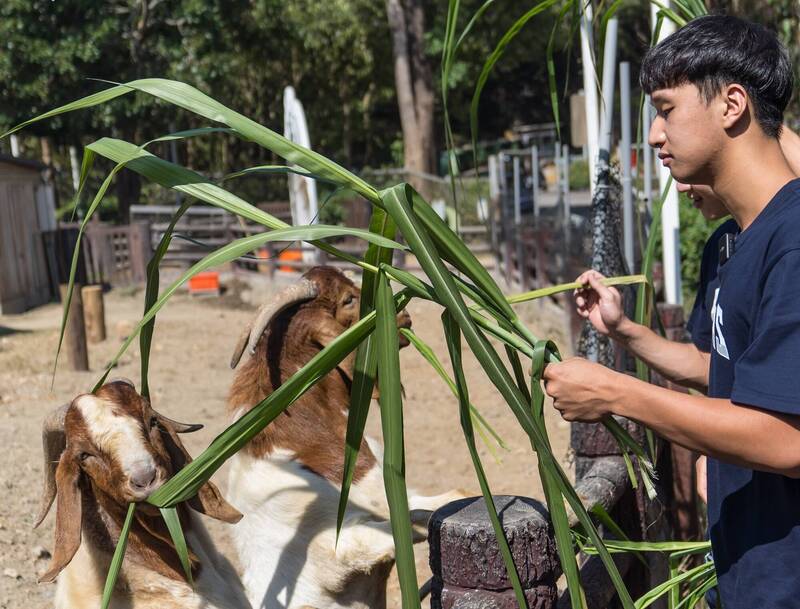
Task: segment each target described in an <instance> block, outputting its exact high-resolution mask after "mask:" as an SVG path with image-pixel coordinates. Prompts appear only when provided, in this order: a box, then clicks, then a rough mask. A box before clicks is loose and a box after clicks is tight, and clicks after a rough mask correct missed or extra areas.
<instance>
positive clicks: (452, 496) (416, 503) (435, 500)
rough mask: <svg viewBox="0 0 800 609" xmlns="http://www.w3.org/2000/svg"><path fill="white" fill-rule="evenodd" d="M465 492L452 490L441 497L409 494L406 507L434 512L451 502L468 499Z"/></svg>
mask: <svg viewBox="0 0 800 609" xmlns="http://www.w3.org/2000/svg"><path fill="white" fill-rule="evenodd" d="M469 496H470V495H469V494H467V493H466V492H465V491H461V490H452V491H448V492H447V493H442V494H441V495H428V496H426V495H413V494H410V495H409V498H408V507H409V509H411V510H427V511H435V510H437V509H439V508H440V507H442V506H443V505H446V504H448V503H451V502H453V501H458V500H459V499H464V498H466V497H469Z"/></svg>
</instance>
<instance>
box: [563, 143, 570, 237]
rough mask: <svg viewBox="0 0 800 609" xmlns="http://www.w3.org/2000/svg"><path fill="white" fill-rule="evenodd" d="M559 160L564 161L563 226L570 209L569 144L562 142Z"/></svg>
mask: <svg viewBox="0 0 800 609" xmlns="http://www.w3.org/2000/svg"><path fill="white" fill-rule="evenodd" d="M561 160H562V162H563V163H564V221H565V222H566V225H565V226H567V227H569V220H570V216H571V215H572V209H571V207H570V203H571V201H570V200H569V146H567V145H566V144H564V151H563V152H562V154H561ZM567 234H569V233H567Z"/></svg>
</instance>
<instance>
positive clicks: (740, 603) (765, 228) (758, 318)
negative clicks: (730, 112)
mask: <svg viewBox="0 0 800 609" xmlns="http://www.w3.org/2000/svg"><path fill="white" fill-rule="evenodd" d="M798 229H800V179H797V180H793V181H792V182H789V183H788V184H787V185H786V186H784V187H783V188H782V189H781V190H780V191H779V192H778V194H776V195H775V197H774V198H773V199H772V201H770V203H769V204H768V205H767V207H766V208H765V209H764V210H763V211H762V212H761V213H760V214H759V216H758V217H757V218H756V219H755V221H754V222H753V223H752V224H751V225H750V226H749V227H748V228H747V229H746V230H745V231H744V232H742V233H741V234H740V235H739V236H738V237H737V239H736V245H735V251H734V253H733V256H731V258H730V259H729V260H728V261H727V262H726V263H725V264H723V265H722V266H720V267H719V271H718V281H719V285H718V286H716V287H714V288H713V293H712V294H711V315H712V320H713V324H712V337H711V347H712V350H711V370H710V378H709V392H708V395H709V396H710V397H715V398H728V399H730V400H731V401H732V402H734V403H736V404H742V405H748V406H754V407H758V408H760V409H763V410H770V411H775V412H780V413H787V414H791V415H800V370H799V369H798V365H797V364H798V362H800V230H798ZM798 420H800V419H798ZM699 423H702V422H699ZM797 449H798V451H800V446H798V447H797ZM708 523H709V534H710V537H711V542H712V547H713V552H714V561H715V564H716V569H717V575H718V577H719V589H720V592H721V596H722V605H723V607H725V609H755V608H758V609H778V608H781V609H782V608H787V607H800V573H799V571H800V480H795V479H791V478H788V477H786V476H781V475H778V474H770V473H766V472H761V471H754V470H752V469H747V468H744V467H739V466H736V465H730V464H728V463H722V462H720V461H718V460H716V459H711V458H709V459H708Z"/></svg>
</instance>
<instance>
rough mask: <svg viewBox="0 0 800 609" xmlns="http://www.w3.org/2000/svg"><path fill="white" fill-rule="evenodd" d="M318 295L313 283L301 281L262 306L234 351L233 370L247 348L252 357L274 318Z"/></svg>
mask: <svg viewBox="0 0 800 609" xmlns="http://www.w3.org/2000/svg"><path fill="white" fill-rule="evenodd" d="M318 294H319V290H318V289H317V286H316V284H315V283H314V282H313V281H310V280H309V279H301V280H300V281H298V282H297V283H295V284H293V285H290V286H289V287H287V288H286V289H284V290H282V291H281V292H279V293H278V294H276V295H275V298H273V299H272V300H270V301H269V302H268V303H266V304H264V305H261V308H260V309H259V310H258V313H256V316H255V317H254V319H253V321H251V322H250V323H249V324H248V325H247V327H246V328H245V329H244V331H243V332H242V334H241V336H239V340H238V342H237V343H236V348H235V349H234V350H233V357H232V358H231V368H236V365H237V364H238V363H239V360H240V359H241V358H242V354H243V353H244V350H245V347H246V348H247V350H248V352H249V353H250V354H251V355H252V354H253V353H255V350H256V345H258V340H259V339H260V338H261V335H262V334H263V333H264V330H266V329H267V326H268V325H269V323H270V322H271V321H272V318H273V317H275V316H276V315H277V314H278V313H280V312H281V311H283V310H284V309H286V308H287V307H290V306H291V305H293V304H295V303H298V302H302V301H304V300H311V299H312V298H316V297H317V295H318Z"/></svg>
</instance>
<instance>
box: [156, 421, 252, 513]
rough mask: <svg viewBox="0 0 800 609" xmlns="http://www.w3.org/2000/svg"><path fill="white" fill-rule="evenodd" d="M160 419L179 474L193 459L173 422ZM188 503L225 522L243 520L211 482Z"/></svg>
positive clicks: (162, 436) (174, 470)
mask: <svg viewBox="0 0 800 609" xmlns="http://www.w3.org/2000/svg"><path fill="white" fill-rule="evenodd" d="M159 417H160V420H161V426H162V428H163V431H162V432H161V438H162V440H163V441H164V445H165V446H166V448H167V452H168V453H169V457H170V460H171V461H172V467H173V472H177V471H178V470H180V469H182V468H183V467H184V466H185V465H186V464H187V463H191V461H192V457H191V456H190V455H189V452H188V451H187V450H186V447H184V445H183V442H181V440H180V438H179V437H178V432H177V430H176V429H175V428H174V427H173V426H172V422H171V421H170V420H169V419H166V418H165V417H161V415H159ZM188 503H189V505H190V506H191V507H192V508H193V509H194V510H196V511H198V512H200V513H201V514H205V515H206V516H210V517H211V518H216V519H217V520H222V521H223V522H229V523H235V522H239V521H240V520H241V519H242V514H241V512H239V511H238V510H237V509H236V508H234V507H233V506H232V505H231V504H230V503H228V502H227V501H225V498H224V497H223V496H222V494H221V493H220V492H219V489H218V488H217V487H216V485H214V483H212V482H210V481H209V482H206V483H205V484H204V485H203V486H201V487H200V490H199V491H197V495H196V496H195V497H192V498H191V499H190V500H189V501H188Z"/></svg>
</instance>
